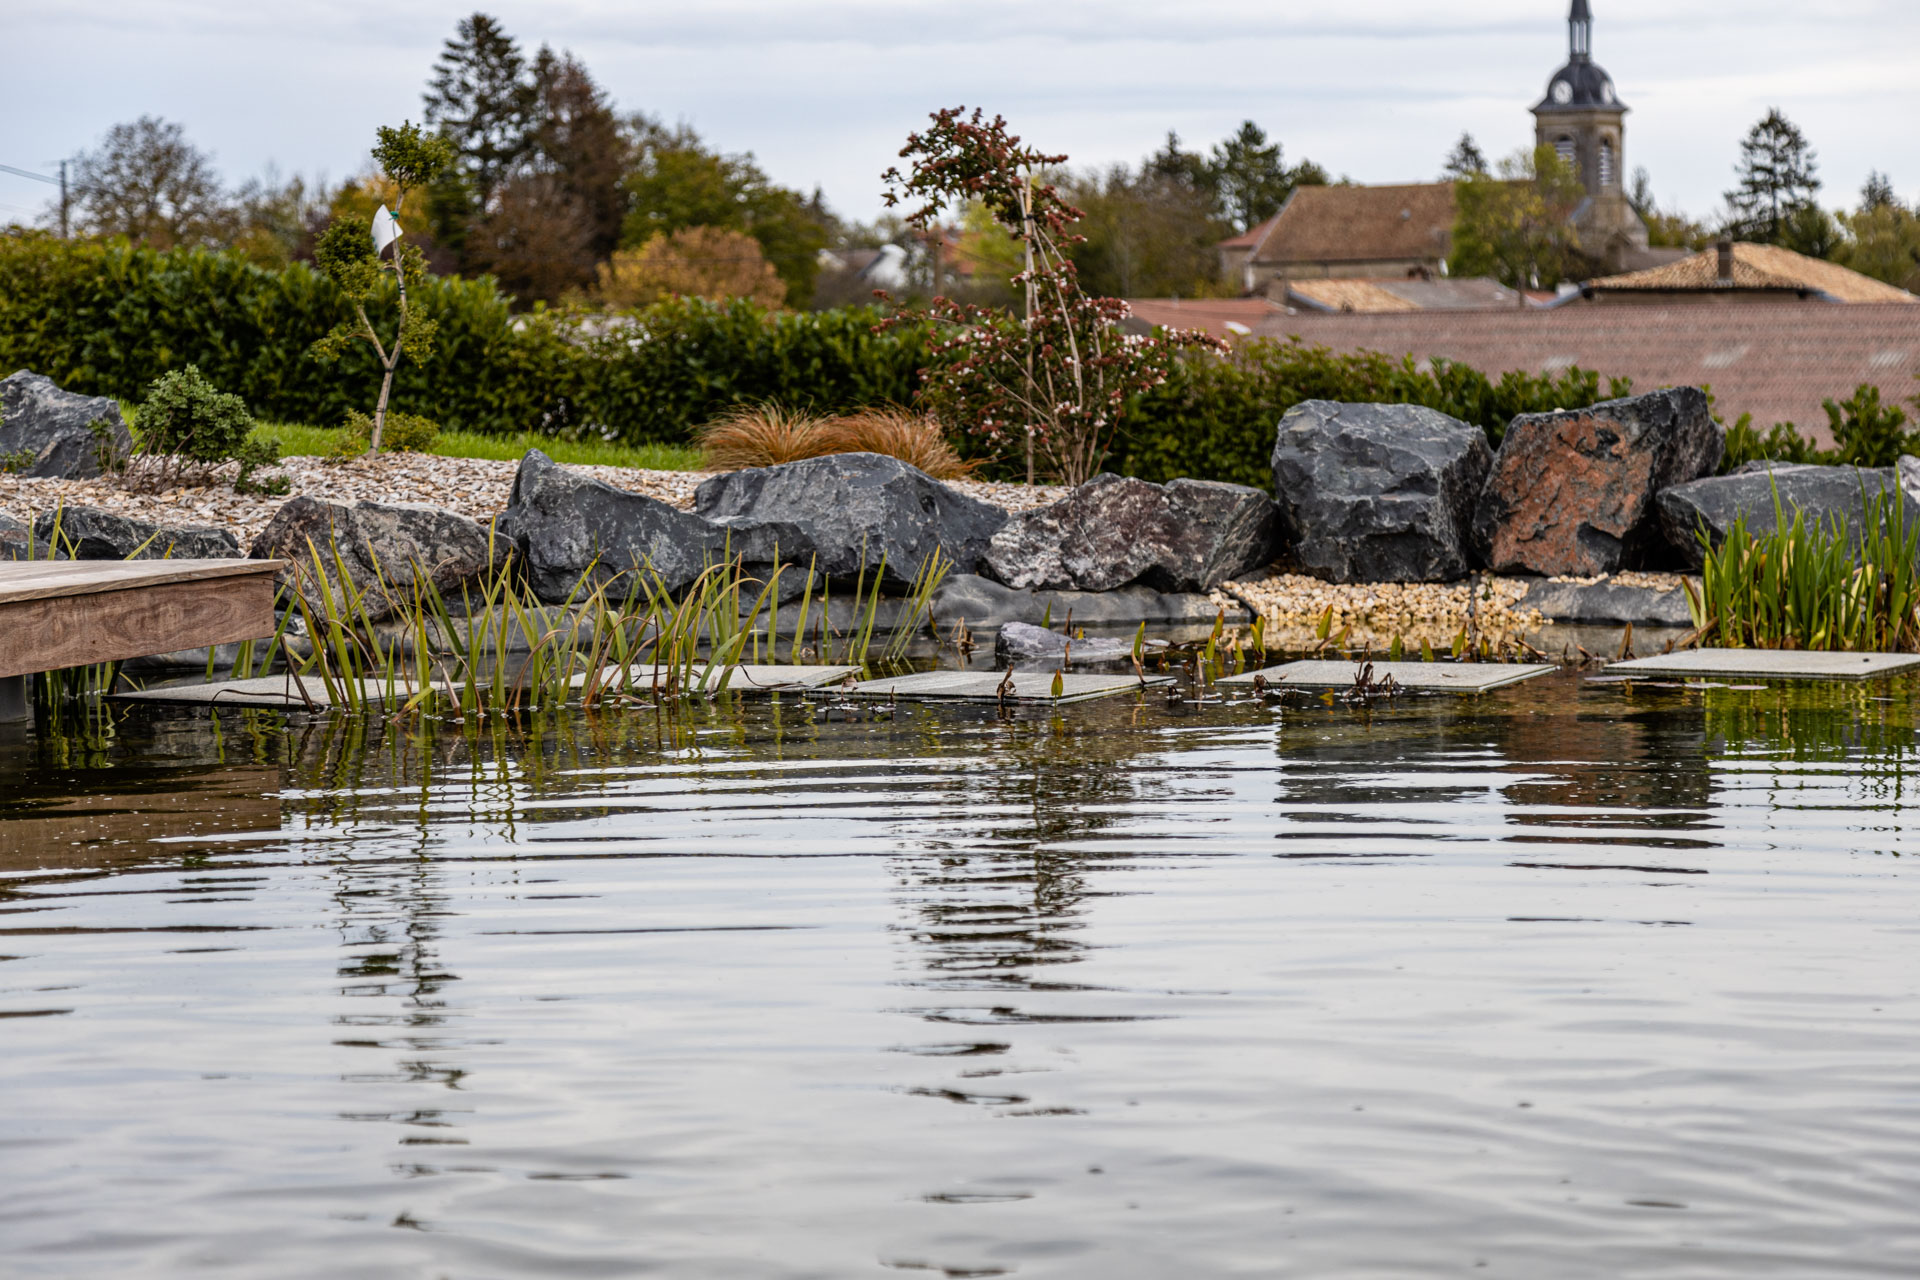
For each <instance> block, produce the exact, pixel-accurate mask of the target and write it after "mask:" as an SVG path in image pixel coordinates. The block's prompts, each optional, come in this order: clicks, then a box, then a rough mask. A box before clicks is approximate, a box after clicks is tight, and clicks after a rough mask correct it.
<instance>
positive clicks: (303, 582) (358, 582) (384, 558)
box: [248, 495, 491, 622]
mask: <svg viewBox="0 0 1920 1280" xmlns="http://www.w3.org/2000/svg"><path fill="white" fill-rule="evenodd" d="M316 551H317V552H318V560H319V570H318V572H317V573H316V571H315V565H314V562H315V558H316V557H315V552H316ZM490 551H491V540H490V538H489V535H488V532H487V530H486V529H485V528H483V527H482V526H481V525H479V524H477V523H475V522H474V521H472V520H469V519H467V518H466V517H465V516H461V515H455V514H454V513H453V512H451V511H442V510H439V509H438V508H436V507H424V506H415V505H412V504H401V503H386V502H329V501H326V500H324V499H321V498H311V497H307V496H305V495H301V496H299V497H295V498H290V499H288V501H287V502H286V503H285V504H283V505H282V506H281V508H280V510H279V511H278V512H276V513H275V514H274V517H273V519H272V521H270V522H269V523H268V525H267V527H266V528H265V529H262V530H261V531H260V536H259V537H257V538H255V539H254V540H253V546H252V548H250V549H249V551H248V555H249V556H250V557H251V558H253V559H255V560H288V561H292V562H293V567H292V568H290V569H289V570H288V571H287V574H286V577H288V578H290V579H291V580H293V581H295V582H297V583H299V584H300V590H301V592H302V593H303V594H304V595H305V596H306V597H307V600H308V603H309V605H310V606H312V607H315V608H318V607H320V606H321V598H320V594H319V592H320V582H321V580H322V579H324V580H325V582H326V584H327V586H328V588H329V589H331V591H332V592H333V595H334V598H335V600H336V601H338V602H344V601H345V599H346V598H347V595H348V593H347V592H346V591H345V590H343V584H342V581H341V578H342V570H343V569H344V573H345V578H346V581H347V583H350V584H351V585H352V587H353V589H354V592H355V593H358V594H361V595H363V596H364V597H365V601H366V608H367V614H368V616H369V618H370V619H371V620H372V621H375V622H378V621H380V620H381V619H383V618H387V617H390V616H392V614H393V613H394V612H395V610H396V609H397V608H398V607H400V606H401V605H403V604H405V603H406V602H408V601H410V600H411V598H412V587H413V585H414V583H415V582H430V583H432V585H433V586H434V587H435V588H437V589H438V590H440V591H441V592H443V593H445V592H449V591H452V590H454V589H455V588H457V587H459V585H460V584H461V583H463V582H465V581H467V580H468V579H471V578H474V577H476V576H478V575H479V574H480V573H481V571H483V570H484V569H486V568H487V566H488V564H489V556H490ZM336 552H337V557H336ZM388 588H391V590H392V595H391V596H389V594H388V591H387V589H388Z"/></svg>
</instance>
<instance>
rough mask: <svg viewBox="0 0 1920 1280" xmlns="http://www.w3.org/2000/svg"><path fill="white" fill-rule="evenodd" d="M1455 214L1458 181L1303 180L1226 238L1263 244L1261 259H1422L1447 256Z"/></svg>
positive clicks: (1243, 243)
mask: <svg viewBox="0 0 1920 1280" xmlns="http://www.w3.org/2000/svg"><path fill="white" fill-rule="evenodd" d="M1453 217H1454V200H1453V184H1452V183H1451V182H1421V183H1414V184H1412V185H1408V186H1399V187H1352V186H1338V187H1300V188H1297V189H1296V190H1295V191H1294V193H1293V195H1292V197H1290V198H1289V199H1288V201H1287V203H1286V206H1285V207H1284V208H1282V209H1281V210H1280V212H1279V213H1277V214H1275V215H1274V216H1273V217H1272V218H1270V219H1268V220H1267V221H1266V222H1263V223H1261V224H1260V226H1258V227H1255V228H1254V229H1253V230H1252V231H1249V232H1247V233H1246V235H1244V236H1238V237H1235V238H1234V239H1233V240H1229V241H1227V245H1229V246H1234V247H1247V246H1248V245H1249V244H1251V245H1257V246H1258V247H1257V248H1255V249H1254V252H1253V261H1254V262H1256V263H1294V262H1299V263H1306V262H1380V261H1394V260H1401V259H1411V260H1414V261H1420V260H1426V259H1432V258H1443V257H1445V256H1446V254H1447V246H1448V244H1449V243H1450V240H1451V237H1452V234H1453ZM1254 237H1258V239H1255V238H1254Z"/></svg>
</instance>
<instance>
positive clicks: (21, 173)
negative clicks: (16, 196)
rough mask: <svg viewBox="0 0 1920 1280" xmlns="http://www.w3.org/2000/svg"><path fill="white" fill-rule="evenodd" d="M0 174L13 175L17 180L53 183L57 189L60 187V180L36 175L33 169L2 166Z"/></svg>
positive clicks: (0, 166) (40, 174)
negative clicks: (26, 179)
mask: <svg viewBox="0 0 1920 1280" xmlns="http://www.w3.org/2000/svg"><path fill="white" fill-rule="evenodd" d="M0 173H11V174H13V175H14V176H15V177H17V178H32V179H33V180H34V181H35V182H51V183H52V184H53V185H54V186H56V187H57V186H59V185H60V179H58V178H49V177H48V176H47V175H46V174H44V173H35V172H33V171H32V170H31V169H16V168H14V167H13V166H12V165H10V164H0Z"/></svg>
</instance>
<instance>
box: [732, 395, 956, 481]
mask: <svg viewBox="0 0 1920 1280" xmlns="http://www.w3.org/2000/svg"><path fill="white" fill-rule="evenodd" d="M697 443H698V444H699V446H700V451H701V453H702V455H703V456H704V458H705V461H706V465H707V467H708V468H710V469H711V470H714V471H738V470H740V469H741V468H743V467H773V466H778V465H779V464H781V463H783V462H798V461H800V460H801V459H802V458H819V457H824V456H826V455H827V454H830V453H879V454H885V455H886V456H887V457H889V458H898V459H900V461H902V462H904V463H906V464H908V465H909V466H914V467H918V468H920V470H922V471H924V472H926V473H927V474H928V475H930V476H932V477H933V478H934V479H936V480H962V479H965V478H966V477H967V476H969V475H971V474H972V472H973V470H974V467H975V465H977V464H974V463H970V462H965V461H962V460H961V457H960V455H959V454H958V453H956V452H955V451H954V448H953V446H952V445H951V444H950V443H948V441H947V436H946V432H945V431H943V430H942V429H941V426H940V423H939V421H938V419H935V418H933V417H931V416H929V415H927V414H919V413H909V412H907V411H906V410H904V409H861V410H859V411H857V412H855V413H849V414H843V415H841V416H840V417H837V418H822V417H817V416H815V415H813V414H809V413H803V412H801V411H799V410H795V409H782V408H780V407H779V406H777V405H740V406H738V407H736V408H733V409H730V410H728V411H727V412H726V413H724V414H722V415H721V416H720V417H718V418H715V419H714V420H713V421H712V422H709V423H708V424H707V425H706V426H704V427H702V428H700V432H699V436H698V441H697Z"/></svg>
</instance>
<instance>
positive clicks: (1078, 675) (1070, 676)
mask: <svg viewBox="0 0 1920 1280" xmlns="http://www.w3.org/2000/svg"><path fill="white" fill-rule="evenodd" d="M1006 679H1007V673H1006V672H1004V671H922V672H919V673H917V674H914V675H910V676H899V677H895V678H893V679H887V680H869V681H867V682H866V683H864V684H860V685H856V686H855V687H854V688H853V689H851V690H849V691H848V692H849V694H850V696H852V697H855V698H880V699H884V700H888V701H892V700H896V699H897V700H903V701H907V702H993V703H997V702H999V701H1000V685H1001V682H1002V681H1004V680H1006ZM1053 680H1054V673H1053V672H1051V671H1016V672H1014V673H1013V677H1012V687H1011V689H1010V690H1009V691H1008V694H1007V701H1008V702H1013V703H1026V704H1032V703H1043V704H1058V703H1067V702H1085V701H1087V700H1088V699H1090V698H1110V697H1113V696H1114V695H1116V694H1122V693H1137V692H1139V691H1140V689H1141V688H1143V687H1145V686H1142V684H1141V682H1140V678H1139V677H1138V676H1132V675H1126V676H1120V675H1092V674H1088V673H1084V672H1067V673H1065V674H1063V675H1061V676H1060V696H1059V697H1058V698H1056V697H1054V696H1053ZM1172 683H1173V680H1172V677H1170V676H1148V677H1147V680H1146V685H1147V686H1155V685H1166V684H1172Z"/></svg>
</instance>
